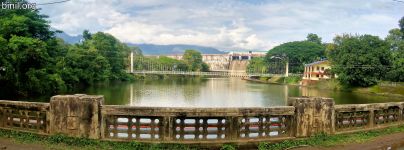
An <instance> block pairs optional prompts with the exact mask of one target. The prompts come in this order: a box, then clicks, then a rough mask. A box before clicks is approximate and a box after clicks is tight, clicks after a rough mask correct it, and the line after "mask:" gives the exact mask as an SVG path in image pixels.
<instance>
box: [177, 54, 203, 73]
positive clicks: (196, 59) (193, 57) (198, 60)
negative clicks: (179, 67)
mask: <svg viewBox="0 0 404 150" xmlns="http://www.w3.org/2000/svg"><path fill="white" fill-rule="evenodd" d="M182 58H183V60H184V61H185V63H186V64H187V65H188V67H189V69H190V71H208V70H209V67H208V65H207V64H206V63H204V62H203V61H202V55H201V53H200V52H198V51H196V50H185V52H184V55H183V56H182Z"/></svg>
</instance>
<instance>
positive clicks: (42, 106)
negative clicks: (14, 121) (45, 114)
mask: <svg viewBox="0 0 404 150" xmlns="http://www.w3.org/2000/svg"><path fill="white" fill-rule="evenodd" d="M0 107H10V108H17V109H21V108H23V109H29V110H39V111H47V110H49V103H40V102H21V101H8V100H0Z"/></svg>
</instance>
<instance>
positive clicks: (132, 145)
mask: <svg viewBox="0 0 404 150" xmlns="http://www.w3.org/2000/svg"><path fill="white" fill-rule="evenodd" d="M398 132H404V126H397V127H390V128H385V129H379V130H372V131H363V132H357V133H349V134H338V135H326V134H318V135H316V136H313V137H310V138H305V139H298V140H285V141H282V142H278V143H268V142H262V143H260V144H259V145H258V148H259V149H260V150H282V149H287V148H292V147H300V146H317V147H318V146H320V147H330V146H336V145H341V144H349V143H363V142H367V141H369V140H372V139H374V138H376V137H378V136H383V135H388V134H392V133H398ZM0 137H2V138H11V139H14V140H15V141H16V142H17V143H34V144H40V145H43V146H45V147H48V148H49V149H80V150H81V149H85V150H99V149H114V150H127V149H133V150H165V149H181V150H192V149H198V147H192V146H189V145H182V144H145V143H139V142H135V141H133V142H116V141H102V140H92V139H87V138H73V137H67V136H64V135H52V136H42V135H37V134H33V133H25V132H18V131H10V130H3V129H0ZM220 149H221V150H236V149H238V147H237V146H235V145H231V144H224V145H223V146H222V147H221V148H220Z"/></svg>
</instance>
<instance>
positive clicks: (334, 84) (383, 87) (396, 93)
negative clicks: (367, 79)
mask: <svg viewBox="0 0 404 150" xmlns="http://www.w3.org/2000/svg"><path fill="white" fill-rule="evenodd" d="M243 80H246V81H251V82H258V83H265V84H285V85H297V86H303V85H301V84H300V81H301V78H300V77H272V78H270V77H256V78H243ZM305 87H308V88H316V89H321V90H333V91H344V92H353V93H362V94H370V95H378V96H385V97H399V98H403V99H404V86H403V85H402V83H401V84H384V82H381V83H380V84H378V85H374V86H371V87H346V86H343V85H341V84H340V83H339V82H338V80H336V79H330V80H321V81H317V82H316V83H314V84H311V85H306V86H305Z"/></svg>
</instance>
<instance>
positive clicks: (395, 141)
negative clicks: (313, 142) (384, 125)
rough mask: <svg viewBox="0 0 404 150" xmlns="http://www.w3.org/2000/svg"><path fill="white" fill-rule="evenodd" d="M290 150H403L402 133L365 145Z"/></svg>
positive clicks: (381, 137) (403, 135)
mask: <svg viewBox="0 0 404 150" xmlns="http://www.w3.org/2000/svg"><path fill="white" fill-rule="evenodd" d="M292 150H404V133H403V132H401V133H395V134H390V135H384V136H379V137H377V138H375V139H373V140H371V141H368V142H365V143H355V144H346V145H338V146H334V147H300V148H294V149H292Z"/></svg>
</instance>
